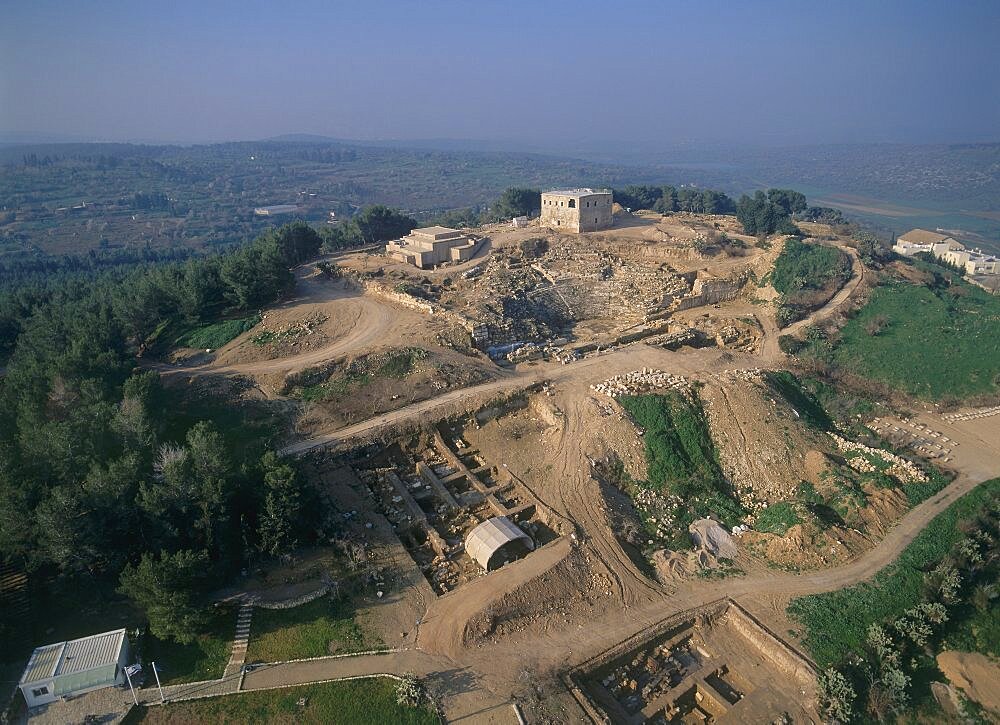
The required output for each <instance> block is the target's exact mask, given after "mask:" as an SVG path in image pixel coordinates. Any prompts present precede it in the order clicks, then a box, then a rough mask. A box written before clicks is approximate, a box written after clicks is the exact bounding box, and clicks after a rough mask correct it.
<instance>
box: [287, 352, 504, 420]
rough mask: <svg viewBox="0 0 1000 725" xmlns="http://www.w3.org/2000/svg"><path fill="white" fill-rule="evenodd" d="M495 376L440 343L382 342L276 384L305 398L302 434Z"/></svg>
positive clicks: (369, 415) (493, 372)
mask: <svg viewBox="0 0 1000 725" xmlns="http://www.w3.org/2000/svg"><path fill="white" fill-rule="evenodd" d="M495 377H496V372H495V370H493V369H491V367H490V366H489V365H488V364H487V363H484V362H481V361H479V360H476V359H473V358H470V357H468V356H465V355H462V354H460V353H456V352H454V351H452V350H448V349H444V348H435V347H405V348H404V347H382V348H377V349H370V350H369V351H366V352H365V353H364V354H362V355H353V356H350V357H341V358H337V359H335V360H333V361H331V362H328V363H325V364H324V365H322V366H320V367H315V368H309V369H306V370H303V371H301V372H298V373H292V374H290V375H288V376H284V375H280V383H279V382H278V381H277V380H275V381H274V384H275V386H276V387H277V388H278V389H279V391H280V393H281V394H282V395H290V396H292V397H294V398H297V399H299V400H301V401H303V403H304V410H303V412H302V416H301V418H300V419H299V420H298V422H297V424H296V429H297V430H298V431H299V432H302V433H306V434H308V433H310V432H313V431H315V430H319V429H322V428H326V427H330V426H331V425H339V426H343V425H350V424H351V423H355V422H357V421H359V420H364V419H366V418H370V417H373V416H375V415H378V414H380V413H385V412H388V411H391V410H396V409H398V408H402V407H403V406H405V405H409V404H410V403H413V402H417V401H420V400H426V399H428V398H432V397H435V396H437V395H440V394H441V393H443V392H446V391H448V390H453V389H456V388H464V387H468V386H471V385H478V384H480V383H484V382H487V381H489V380H492V379H494V378H495Z"/></svg>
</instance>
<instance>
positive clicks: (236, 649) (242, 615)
mask: <svg viewBox="0 0 1000 725" xmlns="http://www.w3.org/2000/svg"><path fill="white" fill-rule="evenodd" d="M252 618H253V604H247V603H244V604H241V605H240V611H239V614H237V615H236V637H235V638H234V639H233V651H232V654H231V655H230V656H229V664H228V665H226V672H225V674H223V678H226V677H229V676H230V675H235V674H237V673H239V671H240V669H241V668H242V667H243V663H244V662H246V659H247V643H248V642H249V641H250V620H251V619H252Z"/></svg>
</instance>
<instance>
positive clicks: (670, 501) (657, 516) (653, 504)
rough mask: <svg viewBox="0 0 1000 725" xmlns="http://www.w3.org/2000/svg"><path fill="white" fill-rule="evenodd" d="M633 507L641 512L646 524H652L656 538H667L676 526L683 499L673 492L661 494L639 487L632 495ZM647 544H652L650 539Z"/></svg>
mask: <svg viewBox="0 0 1000 725" xmlns="http://www.w3.org/2000/svg"><path fill="white" fill-rule="evenodd" d="M632 501H633V503H634V504H635V507H636V508H637V509H638V510H639V511H641V512H642V513H643V518H645V520H646V522H647V524H649V525H650V526H652V528H653V533H654V534H655V535H656V537H657V538H658V539H661V540H662V539H667V538H668V537H670V536H672V535H673V534H674V531H675V530H676V527H677V510H678V509H679V508H680V507H681V505H682V504H683V503H684V499H682V498H681V497H680V496H676V495H674V494H662V493H659V492H657V491H654V490H652V489H649V488H640V489H638V491H637V492H636V493H635V495H634V496H633V497H632ZM646 543H647V545H652V544H653V543H654V542H653V540H652V539H650V540H648V541H647V542H646Z"/></svg>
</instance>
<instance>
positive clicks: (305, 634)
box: [247, 597, 382, 662]
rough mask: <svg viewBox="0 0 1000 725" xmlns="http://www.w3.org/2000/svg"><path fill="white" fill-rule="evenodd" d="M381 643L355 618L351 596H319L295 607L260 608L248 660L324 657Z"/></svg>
mask: <svg viewBox="0 0 1000 725" xmlns="http://www.w3.org/2000/svg"><path fill="white" fill-rule="evenodd" d="M381 645H382V642H381V641H380V640H379V639H378V638H377V637H373V636H371V635H370V634H368V633H366V632H365V631H364V630H363V629H362V628H361V627H360V626H359V625H358V623H357V622H356V621H355V619H354V607H353V606H352V605H351V603H350V601H349V600H346V599H338V600H335V599H331V598H330V597H320V598H319V599H316V600H315V601H312V602H309V603H308V604H303V605H301V606H298V607H293V608H292V609H257V610H256V611H255V612H254V615H253V623H252V624H251V627H250V642H249V644H248V646H247V661H248V662H277V661H280V660H294V659H301V658H303V657H324V656H326V655H330V654H345V653H349V652H363V651H366V650H370V649H375V648H378V647H380V646H381Z"/></svg>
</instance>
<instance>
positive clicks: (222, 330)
mask: <svg viewBox="0 0 1000 725" xmlns="http://www.w3.org/2000/svg"><path fill="white" fill-rule="evenodd" d="M259 322H260V315H250V316H249V317H238V318H235V319H232V320H221V321H219V322H210V323H208V324H207V325H199V326H198V327H195V328H193V329H191V330H188V331H186V332H185V333H183V334H182V335H180V336H179V337H178V338H177V339H176V340H175V341H174V345H175V346H177V347H193V348H198V349H199V350H208V349H211V350H218V349H219V348H220V347H222V346H223V345H225V344H226V343H228V342H230V341H231V340H235V339H236V338H237V337H239V336H240V335H242V334H243V333H244V332H246V331H247V330H249V329H251V328H252V327H254V326H256V325H257V324H258V323H259Z"/></svg>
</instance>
